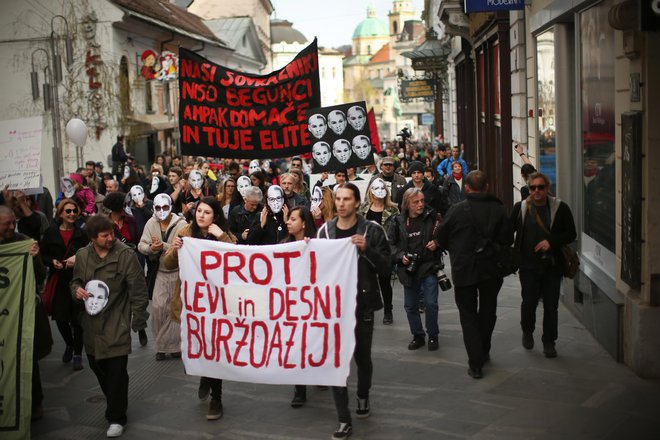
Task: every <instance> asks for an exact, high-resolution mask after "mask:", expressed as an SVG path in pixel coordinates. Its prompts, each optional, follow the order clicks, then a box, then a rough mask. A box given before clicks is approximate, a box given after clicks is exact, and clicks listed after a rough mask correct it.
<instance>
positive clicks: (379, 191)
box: [371, 178, 387, 199]
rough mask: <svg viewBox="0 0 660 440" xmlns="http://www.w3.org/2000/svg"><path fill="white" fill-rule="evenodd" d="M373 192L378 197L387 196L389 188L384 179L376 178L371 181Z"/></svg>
mask: <svg viewBox="0 0 660 440" xmlns="http://www.w3.org/2000/svg"><path fill="white" fill-rule="evenodd" d="M371 194H373V195H374V197H376V198H377V199H384V198H385V197H386V196H387V188H386V187H385V181H384V180H383V179H380V178H379V179H374V181H373V182H372V183H371Z"/></svg>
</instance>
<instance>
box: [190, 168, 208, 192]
mask: <svg viewBox="0 0 660 440" xmlns="http://www.w3.org/2000/svg"><path fill="white" fill-rule="evenodd" d="M188 181H189V182H190V186H191V187H193V189H200V188H201V187H202V185H204V177H202V173H201V172H200V171H199V170H192V171H191V172H190V176H189V177H188Z"/></svg>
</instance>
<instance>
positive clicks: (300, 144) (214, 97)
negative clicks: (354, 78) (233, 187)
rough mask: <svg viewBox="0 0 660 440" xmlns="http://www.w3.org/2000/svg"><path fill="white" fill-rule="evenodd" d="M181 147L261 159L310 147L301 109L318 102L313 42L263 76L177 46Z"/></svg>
mask: <svg viewBox="0 0 660 440" xmlns="http://www.w3.org/2000/svg"><path fill="white" fill-rule="evenodd" d="M179 59H180V70H179V90H180V106H179V124H180V131H181V150H182V152H183V154H190V155H193V156H211V157H223V158H237V159H266V158H270V159H273V158H281V157H289V156H295V155H300V154H302V153H308V152H309V151H310V148H311V146H310V139H309V132H308V131H307V118H306V117H305V111H306V110H307V109H308V108H314V107H319V106H320V105H321V92H320V83H319V63H318V50H317V45H316V40H314V42H313V43H312V44H310V45H309V46H307V47H306V48H305V49H304V50H303V51H302V52H300V53H299V54H298V55H297V56H296V57H295V58H294V59H293V61H291V62H290V63H289V64H287V65H286V66H284V67H283V68H282V69H280V70H276V71H274V72H272V73H269V74H267V75H254V74H250V73H244V72H239V71H236V70H232V69H229V68H226V67H223V66H220V65H217V64H214V63H212V62H211V61H209V60H207V59H205V58H203V57H201V56H199V55H198V54H196V53H195V52H191V51H189V50H186V49H184V48H180V49H179Z"/></svg>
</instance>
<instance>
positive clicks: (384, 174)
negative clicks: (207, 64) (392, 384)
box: [0, 136, 575, 438]
mask: <svg viewBox="0 0 660 440" xmlns="http://www.w3.org/2000/svg"><path fill="white" fill-rule="evenodd" d="M123 142H124V138H123V136H119V137H118V138H117V143H116V144H115V145H114V146H113V148H112V158H113V165H112V169H111V172H104V167H103V164H102V163H96V162H91V161H90V162H87V163H86V164H85V167H84V168H80V169H78V170H76V172H75V173H71V174H70V175H68V176H66V177H65V178H63V179H62V182H61V188H60V191H59V192H57V193H56V194H55V195H54V197H53V195H52V193H51V192H50V191H49V190H48V189H47V188H43V192H42V193H40V194H36V195H30V196H27V195H25V194H23V193H22V192H20V191H9V190H8V189H5V190H4V191H3V192H2V194H1V195H0V205H1V206H0V244H1V243H7V242H11V241H16V240H33V243H34V244H33V248H32V249H31V255H33V256H34V258H35V261H36V262H38V263H39V264H35V274H36V275H37V281H38V283H39V292H38V293H40V295H41V299H42V301H40V302H39V304H42V305H43V307H44V308H45V310H46V312H47V313H48V314H49V315H50V316H51V318H52V320H54V321H55V323H56V328H57V330H58V331H59V333H60V335H61V337H62V339H63V340H64V342H65V344H66V348H65V351H64V353H63V354H62V357H61V359H62V362H63V363H65V364H69V363H71V365H72V367H71V368H73V370H76V371H78V370H82V369H84V364H85V363H84V361H83V358H82V355H83V348H84V351H85V353H86V355H87V363H88V365H89V367H90V368H91V369H92V370H93V372H94V373H95V375H96V376H97V378H98V381H99V384H100V386H101V389H102V390H103V392H104V394H105V397H106V402H107V410H106V418H107V420H108V422H109V428H108V431H107V436H108V437H118V436H120V435H122V433H123V430H124V426H125V424H126V420H127V418H126V412H127V405H128V373H127V370H126V365H127V356H128V354H129V353H130V349H131V335H130V332H131V330H132V331H133V332H135V333H137V334H138V338H139V341H140V344H141V345H142V346H145V345H147V342H148V336H147V323H148V325H149V330H150V332H151V338H153V344H152V345H153V347H154V349H155V359H156V360H157V361H165V360H168V359H180V358H181V348H180V347H181V341H180V327H179V325H180V316H181V298H180V295H179V291H180V285H179V272H178V252H177V251H178V249H180V248H181V247H182V246H183V241H182V237H195V238H199V239H205V240H217V241H223V242H227V243H239V244H247V245H266V244H277V243H283V242H289V241H298V240H304V239H310V238H321V239H336V238H349V237H350V238H351V240H352V242H353V243H354V244H355V246H356V247H357V248H358V251H359V265H358V290H359V291H360V292H364V295H362V294H361V295H358V301H357V310H356V318H357V325H356V328H355V338H356V347H355V352H354V357H355V360H356V364H357V377H358V384H357V388H358V389H357V408H356V415H357V417H358V418H364V417H368V416H369V414H370V409H371V405H370V401H369V390H370V388H371V381H372V374H373V368H374V366H373V364H372V362H371V342H372V334H373V328H374V322H375V318H374V312H376V311H378V310H380V309H383V318H382V323H383V324H384V325H391V324H392V323H393V320H394V317H393V301H392V296H393V293H392V283H393V280H395V279H398V282H400V283H401V284H402V285H403V290H404V308H405V312H406V317H407V320H408V324H409V328H410V332H411V338H412V339H411V342H410V343H409V344H408V349H409V350H417V349H420V348H422V347H427V349H428V350H429V351H435V350H438V349H439V342H438V334H439V326H438V316H439V314H438V292H439V289H438V285H439V282H440V283H441V286H442V282H443V277H444V272H443V268H444V263H443V255H446V254H447V253H448V254H449V259H450V261H451V269H452V274H451V275H452V280H453V284H454V295H455V300H456V304H457V306H458V309H459V313H460V321H461V326H462V328H463V337H464V342H465V347H466V351H467V355H468V374H469V375H470V376H471V377H473V378H475V379H478V378H481V377H483V370H482V369H483V367H484V365H485V364H486V363H487V362H488V360H489V359H490V344H491V335H492V332H493V329H494V326H495V321H496V308H497V294H498V292H499V289H500V287H501V285H502V275H501V274H500V273H498V272H496V271H494V270H493V267H495V266H496V263H497V258H498V257H497V255H496V254H494V253H492V252H491V253H489V252H485V251H484V248H487V247H488V243H496V244H497V245H498V246H510V245H512V243H514V232H515V237H516V238H515V243H516V246H517V247H518V249H520V251H521V253H522V255H523V260H524V261H525V263H524V264H523V267H521V271H520V279H521V284H522V297H523V301H522V323H521V324H522V331H523V345H524V347H525V348H527V349H531V348H533V346H534V339H533V332H534V326H535V311H536V307H537V304H538V301H539V299H543V303H544V323H543V336H542V341H543V344H544V353H545V355H546V357H554V356H556V355H557V353H556V350H555V347H554V343H555V340H556V339H557V320H556V316H557V298H558V295H559V288H558V286H559V280H560V279H561V273H560V271H559V270H558V269H557V267H558V266H559V259H560V258H561V255H560V251H559V249H560V248H561V247H562V246H563V245H565V244H569V243H571V242H572V241H574V239H575V227H574V223H573V218H572V215H571V212H570V209H569V208H568V206H567V205H566V204H565V203H563V202H560V201H559V200H558V199H556V198H554V197H553V196H552V195H551V194H548V190H549V188H550V182H549V181H548V178H547V177H546V176H544V175H543V174H540V173H536V172H534V170H533V169H531V170H530V169H529V168H530V167H531V164H528V165H529V166H526V169H525V172H526V174H525V175H524V177H525V178H526V179H529V180H527V182H528V185H527V186H526V191H527V194H529V196H528V197H526V198H525V199H524V200H523V202H522V204H520V203H519V204H518V205H516V206H515V207H514V210H513V215H512V216H511V217H510V218H509V216H508V215H507V212H506V209H505V207H504V205H503V204H502V203H501V202H500V201H499V200H498V199H497V198H496V197H495V196H493V195H491V194H489V193H488V186H487V184H486V176H485V174H484V173H483V172H481V171H479V170H473V171H472V172H469V169H468V163H467V162H466V158H463V157H462V155H463V153H462V149H461V148H459V147H453V148H449V146H447V145H439V146H436V147H434V148H432V147H431V146H430V145H415V144H413V145H409V146H408V148H407V149H405V150H404V149H401V148H399V146H398V144H390V143H388V144H386V145H384V146H383V147H384V148H383V150H382V152H381V153H379V154H378V155H375V157H374V165H373V166H370V167H368V168H366V169H365V170H356V169H353V168H349V169H346V170H337V171H336V172H335V173H334V174H333V175H329V174H328V173H322V174H321V175H320V176H319V177H320V178H319V179H318V181H316V182H315V184H314V185H313V186H312V185H311V184H310V175H311V173H312V169H311V164H310V163H309V161H307V160H303V159H302V158H300V157H294V158H291V159H282V160H263V161H258V160H252V161H239V160H231V159H224V160H217V159H212V158H203V157H198V158H193V157H190V156H187V157H186V156H165V155H158V156H157V157H156V158H155V159H154V163H153V164H151V166H150V167H144V166H142V165H140V164H139V163H138V162H137V161H136V160H135V159H134V158H133V157H132V156H131V155H130V154H128V153H127V152H126V150H125V147H124V144H123ZM518 148H520V147H517V150H516V151H518ZM521 157H522V156H521ZM147 169H148V171H147ZM360 171H362V172H360ZM331 177H332V178H331ZM332 180H334V183H333V184H329V181H332ZM356 180H368V181H369V184H368V188H367V190H366V193H365V195H364V197H362V196H361V194H360V191H359V190H358V188H357V186H356V185H354V184H352V182H354V181H356ZM46 268H47V271H46ZM46 272H47V273H48V274H47V275H46ZM91 280H94V281H95V282H97V281H99V282H101V283H99V286H101V285H103V289H100V290H99V291H101V292H102V293H103V290H104V289H105V295H103V294H101V295H100V299H99V301H101V303H102V304H104V305H103V306H102V307H101V308H102V311H101V312H99V311H98V310H96V309H95V310H86V302H85V300H87V299H88V298H90V297H92V296H94V295H95V290H94V289H93V288H92V287H93V286H92V287H90V284H89V283H90V281H91ZM443 288H444V287H443ZM149 300H151V302H152V305H151V309H150V310H151V313H150V315H149V313H148V312H147V305H148V303H149ZM422 315H424V318H423V319H422ZM149 316H150V317H151V319H150V320H148V318H149ZM126 323H129V324H128V325H130V328H129V327H128V326H127V324H126ZM37 325H38V324H37ZM41 325H42V327H43V325H44V324H43V322H42V323H41ZM45 326H46V327H48V323H47V322H46V324H45ZM46 330H47V329H46ZM41 342H44V341H41ZM45 342H46V344H47V345H48V344H49V342H48V341H45ZM37 345H38V344H37V341H36V340H35V367H34V385H33V406H32V417H33V419H38V418H39V417H41V415H42V407H41V401H42V399H43V395H42V390H41V386H40V380H39V370H38V363H37V361H38V359H39V358H40V357H43V356H44V355H43V354H39V355H37V347H36V346H37ZM42 345H43V344H42ZM48 351H49V350H43V349H41V350H40V351H39V353H43V352H45V353H47V352H48ZM209 395H210V397H211V400H210V404H209V409H208V412H207V414H206V418H207V419H208V420H217V419H219V418H221V417H222V415H223V406H222V380H219V379H213V378H206V377H202V378H200V383H199V389H198V398H199V399H202V400H205V399H207V398H208V397H209ZM333 397H334V400H335V405H336V409H337V415H338V421H339V426H338V428H337V429H336V431H335V432H334V433H333V438H346V437H348V436H349V435H351V433H352V427H353V425H352V420H351V413H350V411H349V405H348V400H349V399H348V390H347V388H346V387H333ZM306 399H307V394H306V388H305V386H302V385H297V386H296V387H295V389H294V397H293V400H292V402H291V406H292V407H295V408H298V407H300V406H303V405H304V404H305V402H306Z"/></svg>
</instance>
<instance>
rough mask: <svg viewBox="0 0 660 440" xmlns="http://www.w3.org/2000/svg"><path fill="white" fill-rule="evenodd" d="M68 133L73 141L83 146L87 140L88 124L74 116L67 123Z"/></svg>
mask: <svg viewBox="0 0 660 440" xmlns="http://www.w3.org/2000/svg"><path fill="white" fill-rule="evenodd" d="M66 135H67V137H68V138H69V140H70V141H71V142H73V143H74V144H76V145H77V146H79V147H82V146H83V145H85V142H87V126H86V125H85V123H84V122H83V121H81V120H80V119H77V118H73V119H71V120H70V121H69V122H67V123H66Z"/></svg>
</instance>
